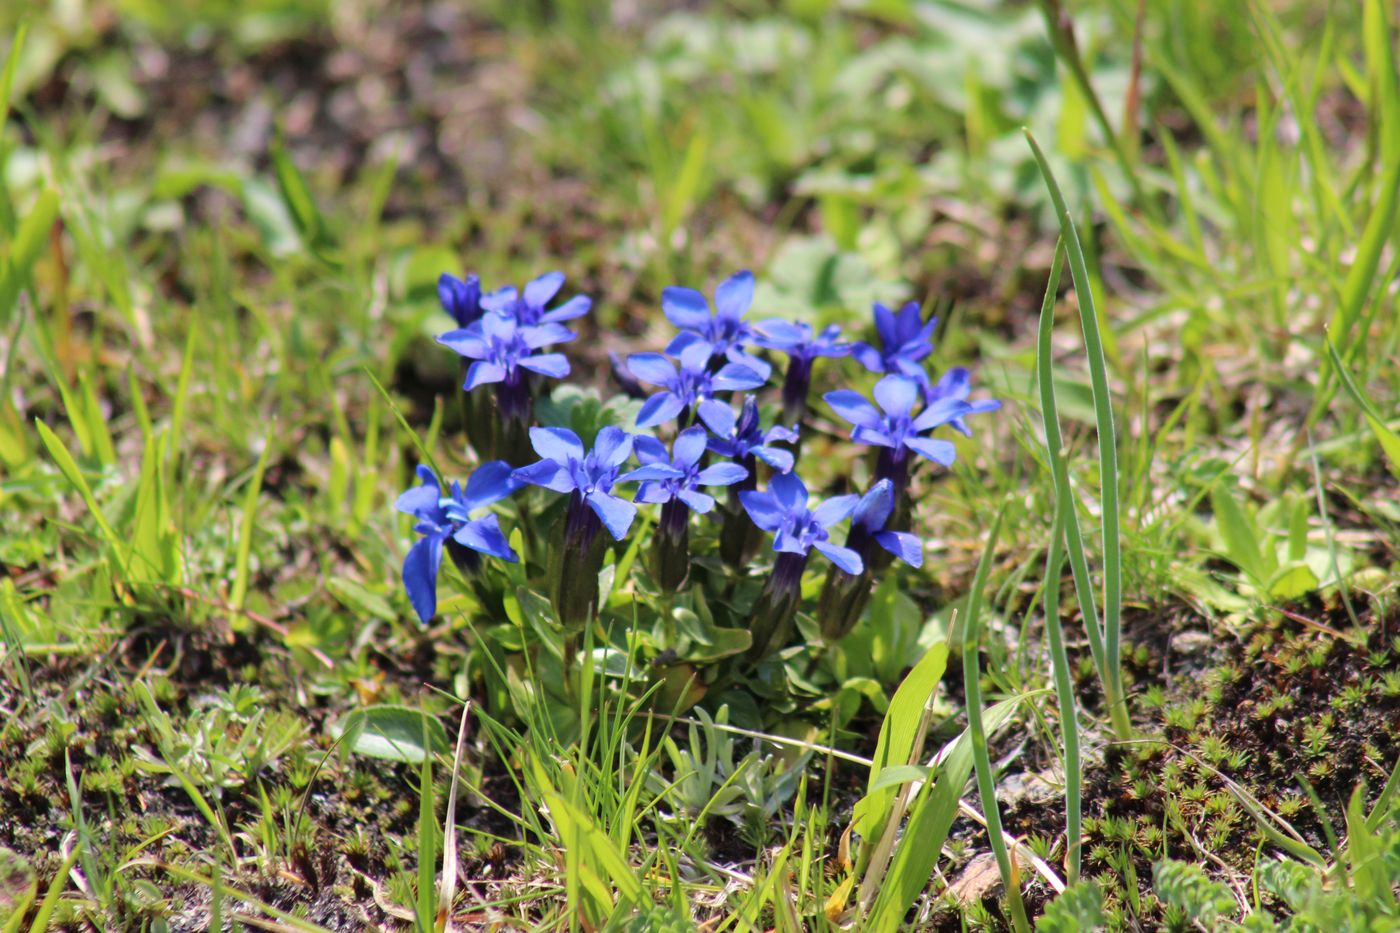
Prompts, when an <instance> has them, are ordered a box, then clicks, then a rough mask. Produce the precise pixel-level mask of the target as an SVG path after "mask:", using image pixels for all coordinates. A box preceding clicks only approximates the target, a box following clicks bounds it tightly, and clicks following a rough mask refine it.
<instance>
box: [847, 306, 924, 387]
mask: <svg viewBox="0 0 1400 933" xmlns="http://www.w3.org/2000/svg"><path fill="white" fill-rule="evenodd" d="M874 314H875V332H876V333H877V334H879V335H880V344H881V346H880V348H879V349H876V348H875V347H874V346H872V345H871V344H868V343H857V344H856V345H855V346H854V347H853V348H852V350H851V355H852V356H854V357H855V358H856V359H857V360H859V361H860V363H861V365H862V366H864V367H865V368H866V369H868V370H870V371H871V372H872V373H903V374H905V375H906V376H913V377H915V378H916V379H926V378H927V377H926V376H925V375H924V367H923V364H922V363H921V362H920V361H921V360H923V359H924V357H926V356H928V355H929V354H930V353H932V352H933V331H934V328H936V327H937V326H938V318H937V317H930V318H929V319H928V321H927V322H925V321H923V320H922V319H921V318H920V315H919V303H918V302H916V301H911V302H909V303H908V304H906V305H905V306H904V307H902V308H900V309H899V312H898V313H896V312H893V311H891V310H890V309H889V308H887V307H885V306H884V305H882V304H880V303H878V302H877V303H876V304H875V312H874Z"/></svg>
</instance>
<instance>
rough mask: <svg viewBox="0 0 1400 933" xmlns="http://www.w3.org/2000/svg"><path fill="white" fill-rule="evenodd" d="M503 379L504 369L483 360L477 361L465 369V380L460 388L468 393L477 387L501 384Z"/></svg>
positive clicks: (504, 376)
mask: <svg viewBox="0 0 1400 933" xmlns="http://www.w3.org/2000/svg"><path fill="white" fill-rule="evenodd" d="M505 378H506V368H505V367H504V366H502V365H501V364H500V363H488V362H486V361H485V360H478V361H477V362H475V363H473V364H472V365H471V366H470V367H469V368H468V369H467V379H466V381H465V382H463V383H462V388H463V389H464V390H466V391H468V392H470V391H471V390H472V389H475V388H476V387H477V386H484V385H488V384H490V383H493V382H501V381H503V380H504V379H505Z"/></svg>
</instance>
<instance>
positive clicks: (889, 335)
mask: <svg viewBox="0 0 1400 933" xmlns="http://www.w3.org/2000/svg"><path fill="white" fill-rule="evenodd" d="M872 313H873V315H874V317H875V333H877V334H879V335H880V342H881V343H882V344H884V345H885V349H886V350H892V349H894V348H895V347H897V346H899V343H900V340H899V324H898V322H897V321H896V320H895V316H894V312H892V311H891V310H890V309H889V308H887V307H885V306H884V305H882V304H880V303H879V302H878V301H877V302H875V307H874V309H873V311H872Z"/></svg>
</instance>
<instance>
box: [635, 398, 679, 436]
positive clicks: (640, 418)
mask: <svg viewBox="0 0 1400 933" xmlns="http://www.w3.org/2000/svg"><path fill="white" fill-rule="evenodd" d="M683 411H685V400H684V399H683V398H681V397H680V396H679V395H677V394H676V393H674V392H658V393H656V394H655V395H653V396H652V397H651V398H649V399H647V400H646V401H645V402H643V403H642V407H641V410H640V411H638V412H637V427H639V428H654V427H656V426H657V425H658V424H663V423H665V422H667V421H670V420H671V419H672V418H674V417H676V416H677V415H679V414H680V413H681V412H683Z"/></svg>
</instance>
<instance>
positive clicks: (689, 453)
mask: <svg viewBox="0 0 1400 933" xmlns="http://www.w3.org/2000/svg"><path fill="white" fill-rule="evenodd" d="M707 434H708V432H707V431H706V430H705V429H704V428H702V427H701V426H700V425H698V424H697V425H695V426H693V427H689V428H686V429H685V430H684V431H682V432H681V433H680V434H678V435H676V440H675V442H674V443H673V444H672V445H671V449H672V450H673V451H674V452H675V461H674V462H675V463H676V465H677V466H682V467H691V466H694V465H695V464H697V463H699V462H700V458H701V457H702V456H704V455H705V441H706V435H707Z"/></svg>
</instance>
